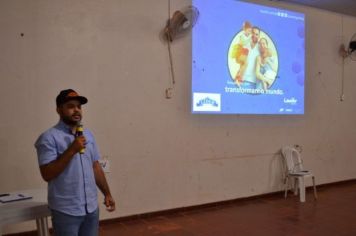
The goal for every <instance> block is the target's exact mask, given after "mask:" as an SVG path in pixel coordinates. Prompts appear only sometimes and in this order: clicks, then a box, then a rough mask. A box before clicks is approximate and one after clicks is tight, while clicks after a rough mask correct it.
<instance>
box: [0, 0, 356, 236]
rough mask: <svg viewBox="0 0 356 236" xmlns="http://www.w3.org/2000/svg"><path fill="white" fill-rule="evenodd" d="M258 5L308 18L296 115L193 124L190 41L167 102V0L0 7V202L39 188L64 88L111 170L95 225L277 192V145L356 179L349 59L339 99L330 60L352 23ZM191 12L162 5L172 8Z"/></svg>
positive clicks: (9, 0) (5, 0)
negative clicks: (300, 107)
mask: <svg viewBox="0 0 356 236" xmlns="http://www.w3.org/2000/svg"><path fill="white" fill-rule="evenodd" d="M259 2H264V3H265V4H269V5H271V4H273V5H274V6H280V7H284V8H287V9H290V10H298V11H302V12H305V13H306V17H307V49H308V50H307V79H306V114H305V115H304V116H243V115H226V116H214V115H204V116H203V115H191V114H190V92H189V91H190V81H191V80H190V74H191V72H190V71H191V65H190V51H191V43H190V40H191V38H190V36H187V37H185V38H181V39H180V40H177V41H175V42H174V44H173V45H172V50H173V57H174V66H175V67H174V68H175V72H176V85H175V88H174V90H173V97H172V98H171V99H166V98H165V96H164V95H165V89H166V88H168V87H170V86H171V78H170V71H169V61H168V51H167V45H166V44H165V43H163V42H162V41H161V40H160V37H159V33H160V31H161V30H162V28H163V27H164V25H165V22H166V19H167V17H168V1H166V0H155V1H146V0H130V1H129V0H119V1H118V0H100V1H99V0H76V1H72V0H61V1H45V0H36V1H26V0H2V1H0V16H1V17H0V35H1V37H0V108H1V115H0V130H1V132H0V153H1V156H2V157H1V162H2V163H1V165H0V173H1V178H0V192H7V191H15V190H19V189H31V188H45V187H46V183H45V182H44V181H43V180H42V179H41V177H40V174H39V170H38V166H37V157H36V153H35V149H34V147H33V143H34V141H35V140H36V138H37V136H38V135H39V134H40V133H41V132H43V131H44V130H46V129H47V128H49V127H50V126H52V125H54V124H55V123H56V122H57V120H58V116H57V114H56V112H55V102H54V100H55V96H56V95H57V94H58V92H59V91H60V90H62V89H65V88H74V89H76V90H77V91H78V92H79V93H81V94H83V95H85V96H87V97H88V98H89V103H88V104H87V105H85V106H84V120H83V122H84V125H85V126H86V127H88V128H90V129H91V130H92V131H93V132H94V134H95V136H96V139H97V142H98V144H99V147H100V150H101V153H102V154H103V155H107V156H108V157H109V160H110V164H111V171H112V172H111V173H109V174H108V175H107V178H108V181H109V183H110V186H111V191H112V193H113V195H114V196H115V197H116V200H117V203H118V209H117V211H116V212H115V213H113V214H109V213H107V212H105V210H104V208H102V211H101V219H107V218H116V217H122V216H129V215H133V214H139V213H146V212H154V211H159V210H165V209H171V208H177V207H184V206H191V205H199V204H204V203H209V202H215V201H223V200H228V199H235V198H242V197H247V196H253V195H259V194H264V193H269V192H274V191H279V190H281V189H282V187H283V184H282V165H281V157H280V156H279V154H278V151H279V149H280V147H281V146H283V145H286V144H300V145H302V146H303V156H304V159H305V161H304V163H305V166H306V167H308V168H309V169H311V170H313V172H314V173H315V175H316V180H317V184H323V183H330V182H335V181H341V180H347V179H353V178H356V169H355V165H356V159H355V154H354V147H355V145H356V141H355V136H356V122H355V118H356V106H355V101H356V93H355V92H354V91H355V90H356V82H355V81H354V79H355V74H356V62H354V61H350V60H348V59H347V60H346V61H345V64H344V78H343V79H344V87H345V91H344V94H345V100H344V101H343V102H341V101H340V95H341V93H342V92H341V86H342V68H343V65H342V59H341V58H340V57H339V56H338V48H339V46H340V44H341V43H346V42H347V41H348V40H349V39H350V37H351V36H352V34H353V33H355V32H356V18H353V17H349V16H342V15H339V14H335V13H331V12H326V11H321V10H316V9H312V8H306V7H300V6H295V5H289V4H288V5H287V4H282V3H271V2H270V1H259ZM189 3H190V1H188V0H172V5H171V9H172V12H173V10H176V9H181V8H182V7H183V6H186V5H188V4H189ZM21 34H23V36H21ZM100 202H102V198H100ZM34 227H35V223H34V222H30V223H25V224H20V225H12V226H7V227H6V228H5V233H10V232H17V231H23V230H31V229H34Z"/></svg>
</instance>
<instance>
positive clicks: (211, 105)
mask: <svg viewBox="0 0 356 236" xmlns="http://www.w3.org/2000/svg"><path fill="white" fill-rule="evenodd" d="M193 111H221V95H220V94H218V93H193Z"/></svg>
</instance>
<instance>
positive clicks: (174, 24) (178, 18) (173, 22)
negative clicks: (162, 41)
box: [164, 11, 188, 41]
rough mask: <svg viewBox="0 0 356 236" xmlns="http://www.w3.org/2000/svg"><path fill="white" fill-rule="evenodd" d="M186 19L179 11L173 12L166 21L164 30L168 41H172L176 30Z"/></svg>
mask: <svg viewBox="0 0 356 236" xmlns="http://www.w3.org/2000/svg"><path fill="white" fill-rule="evenodd" d="M187 21H188V19H187V18H186V17H185V16H184V14H183V13H182V12H181V11H176V12H174V14H173V16H172V18H171V19H170V20H169V21H168V24H167V26H166V28H165V29H164V32H165V34H166V37H167V39H168V40H169V41H173V39H174V38H175V36H176V34H177V33H178V31H179V30H180V29H181V26H183V25H184V24H185V23H186V22H187Z"/></svg>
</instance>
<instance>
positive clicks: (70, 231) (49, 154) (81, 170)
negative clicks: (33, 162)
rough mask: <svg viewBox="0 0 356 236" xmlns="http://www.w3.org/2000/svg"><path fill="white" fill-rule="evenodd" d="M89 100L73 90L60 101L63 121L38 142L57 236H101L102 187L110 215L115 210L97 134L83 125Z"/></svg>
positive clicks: (40, 162) (38, 152)
mask: <svg viewBox="0 0 356 236" xmlns="http://www.w3.org/2000/svg"><path fill="white" fill-rule="evenodd" d="M87 102H88V99H87V98H85V97H83V96H80V95H79V94H78V93H77V92H75V91H74V90H72V89H66V90H63V91H61V92H60V93H59V95H58V96H57V98H56V105H57V113H58V114H59V117H60V120H59V122H58V123H57V125H55V126H54V127H52V128H50V129H48V130H47V131H45V132H44V133H43V134H41V135H40V137H39V138H38V139H37V141H36V143H35V147H36V150H37V156H38V163H39V166H40V171H41V175H42V177H43V179H44V180H45V181H47V182H48V205H49V208H50V209H51V213H52V225H53V229H54V233H55V235H56V236H97V235H98V230H99V208H98V199H97V189H96V187H97V186H98V187H99V189H100V190H101V192H102V193H103V194H104V197H105V198H104V204H105V205H106V207H107V210H108V211H114V210H115V201H114V199H113V198H112V196H111V193H110V189H109V186H108V184H107V182H106V178H105V175H104V172H103V170H102V168H101V166H100V164H99V162H98V160H99V151H98V148H97V146H96V142H95V139H94V136H93V134H92V133H91V132H90V131H89V130H88V129H85V130H83V128H82V127H81V126H80V125H79V124H80V122H81V120H82V105H83V104H86V103H87Z"/></svg>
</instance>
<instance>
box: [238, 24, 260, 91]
mask: <svg viewBox="0 0 356 236" xmlns="http://www.w3.org/2000/svg"><path fill="white" fill-rule="evenodd" d="M259 39H260V29H259V28H258V27H256V26H254V27H252V36H251V43H250V45H247V47H248V50H249V53H248V56H247V60H246V67H245V71H244V73H243V75H242V83H241V87H242V88H246V89H256V84H257V77H256V70H255V68H256V59H257V57H258V56H259V55H260V52H259V49H258V41H259Z"/></svg>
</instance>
